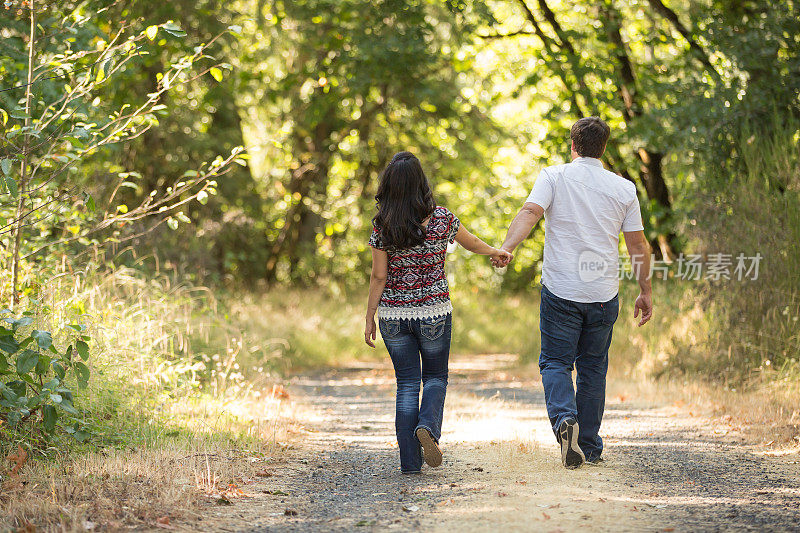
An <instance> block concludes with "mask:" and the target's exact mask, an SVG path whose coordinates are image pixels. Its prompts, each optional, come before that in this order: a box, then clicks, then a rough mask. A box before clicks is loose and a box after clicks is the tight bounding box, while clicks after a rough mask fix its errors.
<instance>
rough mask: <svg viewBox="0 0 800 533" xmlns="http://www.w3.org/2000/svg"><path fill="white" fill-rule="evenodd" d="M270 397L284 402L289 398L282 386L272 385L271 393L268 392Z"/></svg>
mask: <svg viewBox="0 0 800 533" xmlns="http://www.w3.org/2000/svg"><path fill="white" fill-rule="evenodd" d="M270 396H272V397H273V398H280V399H281V400H286V399H288V398H289V393H288V392H286V389H285V388H284V387H283V385H277V384H276V385H273V386H272V391H271V392H270Z"/></svg>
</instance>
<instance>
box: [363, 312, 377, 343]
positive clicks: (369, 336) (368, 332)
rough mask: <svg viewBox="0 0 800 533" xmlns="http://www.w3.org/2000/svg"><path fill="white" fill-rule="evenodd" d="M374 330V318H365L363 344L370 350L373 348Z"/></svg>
mask: <svg viewBox="0 0 800 533" xmlns="http://www.w3.org/2000/svg"><path fill="white" fill-rule="evenodd" d="M376 334H377V333H376V328H375V318H374V317H367V323H366V325H365V326H364V342H366V343H367V346H370V347H372V348H374V347H375V335H376Z"/></svg>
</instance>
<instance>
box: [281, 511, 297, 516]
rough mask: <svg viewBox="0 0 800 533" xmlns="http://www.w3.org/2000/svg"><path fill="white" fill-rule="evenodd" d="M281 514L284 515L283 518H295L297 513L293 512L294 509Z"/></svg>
mask: <svg viewBox="0 0 800 533" xmlns="http://www.w3.org/2000/svg"><path fill="white" fill-rule="evenodd" d="M283 514H284V515H285V516H297V511H295V510H294V509H286V510H285V511H284V512H283Z"/></svg>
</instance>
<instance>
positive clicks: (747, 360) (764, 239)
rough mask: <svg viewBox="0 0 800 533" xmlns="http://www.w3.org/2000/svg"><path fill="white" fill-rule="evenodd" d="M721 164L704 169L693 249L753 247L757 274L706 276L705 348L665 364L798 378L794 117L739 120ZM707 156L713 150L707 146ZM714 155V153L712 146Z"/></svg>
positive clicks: (799, 200) (799, 159) (797, 136)
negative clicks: (723, 277) (751, 277)
mask: <svg viewBox="0 0 800 533" xmlns="http://www.w3.org/2000/svg"><path fill="white" fill-rule="evenodd" d="M733 142H734V146H735V151H734V153H733V154H732V156H731V158H730V160H729V161H728V162H727V164H725V165H721V164H719V163H718V162H717V164H707V165H706V172H707V173H708V174H709V175H708V176H707V177H708V179H706V180H704V181H703V182H704V183H706V184H707V185H706V188H705V189H704V190H701V191H698V197H699V198H700V200H699V202H698V205H697V208H696V210H695V211H696V212H695V216H696V224H695V226H694V230H693V233H694V237H695V239H696V247H697V249H698V251H699V252H702V253H714V252H723V253H729V254H732V255H733V257H735V256H736V255H737V254H738V253H740V252H741V253H744V254H745V255H755V254H757V253H758V254H761V256H763V259H762V260H761V264H760V269H759V275H758V279H757V280H746V281H738V280H730V281H720V282H718V283H708V284H706V285H705V286H704V287H703V290H702V291H698V293H697V294H698V299H699V300H700V301H701V302H702V305H703V307H704V309H705V311H706V319H707V320H709V321H710V324H709V327H708V332H707V334H708V335H707V338H706V343H705V346H704V349H702V350H694V351H692V352H691V353H690V354H689V356H688V357H674V358H673V359H672V361H671V364H672V366H674V367H675V368H678V369H680V370H683V371H686V372H704V373H707V374H709V375H711V376H714V377H717V378H719V379H722V380H733V381H743V382H747V381H749V380H752V379H757V380H760V378H761V377H762V376H764V375H766V376H768V377H769V379H774V378H775V377H776V376H780V377H779V379H788V381H789V382H793V383H794V384H795V385H796V384H797V383H800V364H798V361H800V251H798V244H799V243H800V147H799V146H800V122H798V121H797V120H794V119H791V118H788V119H787V118H778V117H774V118H773V119H772V121H771V122H770V123H769V124H758V125H757V126H756V125H753V124H747V123H745V124H743V125H742V126H741V129H740V131H739V132H738V134H736V136H735V137H734V139H733ZM707 157H708V158H711V159H713V158H714V154H709V155H708V156H707ZM717 157H718V156H717Z"/></svg>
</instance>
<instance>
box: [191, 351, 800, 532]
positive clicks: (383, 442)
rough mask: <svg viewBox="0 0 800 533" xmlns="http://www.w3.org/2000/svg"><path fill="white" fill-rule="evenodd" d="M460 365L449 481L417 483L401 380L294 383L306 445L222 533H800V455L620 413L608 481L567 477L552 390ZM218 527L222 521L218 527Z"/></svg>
mask: <svg viewBox="0 0 800 533" xmlns="http://www.w3.org/2000/svg"><path fill="white" fill-rule="evenodd" d="M514 360H515V358H514V357H512V356H502V355H496V356H480V357H468V358H455V359H454V360H453V361H452V362H451V377H450V386H449V388H448V397H447V405H446V415H445V422H444V428H443V433H444V434H443V439H442V447H443V451H444V453H445V460H444V464H443V465H442V467H441V468H437V469H426V470H423V474H422V475H418V476H401V474H400V473H399V468H398V466H399V465H398V457H397V449H396V444H395V441H394V422H393V421H394V379H393V376H392V373H391V367H389V366H387V365H381V364H376V365H362V366H353V367H351V368H346V369H337V370H335V371H333V370H332V371H329V372H326V373H316V374H308V375H303V376H299V377H296V378H294V379H293V380H292V381H291V382H290V385H289V391H290V394H292V395H293V397H294V398H295V399H296V401H297V402H299V403H300V404H302V405H303V406H304V412H305V413H307V416H305V419H304V420H303V421H302V423H303V425H304V431H303V432H302V433H300V434H299V435H298V436H297V439H296V441H295V442H294V443H293V447H292V448H291V449H290V450H289V453H288V455H287V458H286V460H282V461H281V462H279V463H276V464H274V465H272V466H271V467H270V468H269V473H268V475H269V477H264V478H260V480H259V481H258V482H257V483H254V484H252V485H249V486H248V487H246V492H247V494H248V495H249V497H246V498H241V499H238V500H237V502H236V503H235V504H234V505H233V506H230V507H226V508H224V509H220V510H219V511H214V512H212V515H211V516H208V519H207V521H205V524H204V527H203V529H206V530H217V531H252V532H260V531H342V530H361V529H363V530H385V529H396V530H398V531H400V530H404V531H405V530H425V531H459V530H460V531H497V530H500V529H505V530H510V531H567V530H570V529H575V528H579V529H586V530H589V529H591V530H595V531H597V530H601V531H643V530H644V531H733V530H737V531H738V530H755V531H800V466H798V457H797V455H794V456H788V457H782V458H775V457H765V456H762V455H758V454H757V453H756V451H755V450H753V449H750V448H747V447H745V446H742V445H741V444H737V443H736V442H735V437H736V436H735V435H731V434H730V432H727V430H725V431H723V430H721V429H718V428H716V427H714V425H713V424H712V423H711V422H710V421H709V420H708V419H705V418H702V417H694V416H691V415H690V414H689V413H686V412H682V411H681V409H679V408H678V407H675V406H669V407H667V406H651V405H643V404H642V405H638V404H636V403H631V402H630V401H627V402H626V401H614V400H611V401H609V404H608V405H607V409H606V416H605V419H604V423H603V430H602V434H603V436H604V438H605V441H606V452H605V454H604V456H605V458H606V463H605V464H604V465H603V466H588V465H587V466H585V467H583V468H581V469H579V470H577V471H567V470H565V469H564V468H562V467H561V465H560V463H559V458H560V455H559V453H558V450H557V447H556V443H555V439H554V437H553V435H552V432H551V431H550V429H549V425H548V421H547V417H546V414H545V409H544V404H543V395H542V390H541V384H540V383H539V381H538V379H535V378H533V377H531V378H525V379H522V378H518V377H515V375H514V373H513V372H512V371H511V370H508V368H509V367H510V365H511V364H512V363H513V362H514ZM214 515H216V516H214Z"/></svg>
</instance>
